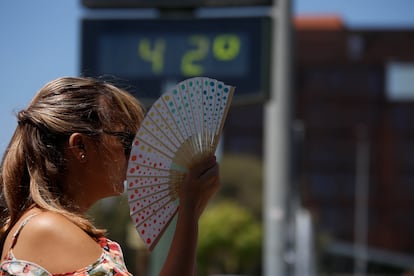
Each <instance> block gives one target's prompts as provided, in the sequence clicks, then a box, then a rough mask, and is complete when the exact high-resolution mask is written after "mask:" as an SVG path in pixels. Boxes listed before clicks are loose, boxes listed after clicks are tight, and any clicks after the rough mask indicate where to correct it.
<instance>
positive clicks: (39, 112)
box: [0, 77, 144, 240]
mask: <svg viewBox="0 0 414 276" xmlns="http://www.w3.org/2000/svg"><path fill="white" fill-rule="evenodd" d="M143 117H144V108H143V107H142V105H141V104H140V103H139V102H138V100H137V99H136V98H135V97H133V96H132V95H130V94H129V93H128V92H126V91H124V90H122V89H119V88H117V87H116V86H114V85H112V84H110V83H108V82H104V81H99V80H96V79H92V78H81V77H79V78H78V77H63V78H59V79H56V80H53V81H51V82H49V83H47V84H46V85H45V86H44V87H43V88H41V89H40V91H39V92H38V93H37V94H36V95H35V97H34V98H33V100H32V101H31V102H30V104H29V105H28V107H27V108H26V109H24V110H22V111H20V112H19V113H18V114H17V119H18V126H17V127H16V130H15V132H14V134H13V137H12V139H11V141H10V144H9V145H8V147H7V149H6V152H5V154H4V156H3V160H2V163H1V170H0V185H1V201H2V202H1V205H3V206H2V207H3V212H2V213H1V222H2V225H3V227H2V229H1V230H0V235H1V236H2V239H1V240H4V238H5V236H6V235H7V234H8V232H9V231H10V229H11V227H12V226H13V225H14V224H15V223H16V221H17V220H18V219H19V218H20V216H21V215H22V214H23V213H24V212H25V211H27V210H28V209H29V208H31V207H32V206H37V207H39V208H42V209H44V210H48V211H53V212H56V213H59V214H62V215H64V216H65V217H67V218H68V219H69V220H71V221H72V222H74V223H75V224H76V225H78V226H79V227H81V228H82V229H83V230H84V231H86V232H87V233H88V234H89V235H90V236H92V237H94V238H98V237H100V236H102V235H103V233H104V231H103V230H99V229H96V228H95V227H94V226H93V225H92V223H91V222H90V221H89V220H88V219H87V218H86V217H85V216H84V215H83V214H82V213H81V212H80V211H79V210H78V209H77V208H76V206H74V205H73V203H72V202H71V200H70V199H69V198H67V197H66V195H65V194H64V192H63V191H64V189H63V187H61V185H60V184H61V183H62V181H61V180H62V179H63V178H64V177H65V168H66V163H65V157H64V146H65V144H66V143H67V140H68V138H69V136H70V135H71V134H72V133H75V132H79V133H85V134H87V135H90V136H96V137H97V140H98V141H99V135H100V133H101V132H102V130H103V129H111V127H113V126H114V125H117V126H119V125H120V126H123V128H124V130H125V131H128V132H130V133H133V134H134V133H136V131H137V130H138V128H139V125H140V124H141V122H142V120H143Z"/></svg>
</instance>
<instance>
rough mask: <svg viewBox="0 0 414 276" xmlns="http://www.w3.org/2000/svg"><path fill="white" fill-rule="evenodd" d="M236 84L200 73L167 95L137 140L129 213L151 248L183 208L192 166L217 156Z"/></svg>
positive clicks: (131, 164) (132, 157)
mask: <svg viewBox="0 0 414 276" xmlns="http://www.w3.org/2000/svg"><path fill="white" fill-rule="evenodd" d="M233 93H234V87H232V86H230V85H226V84H224V83H223V82H220V81H217V80H214V79H211V78H206V77H197V78H191V79H187V80H185V81H182V82H180V83H179V84H177V85H176V86H174V87H172V88H171V89H169V90H168V91H167V92H166V93H165V94H163V95H162V96H161V97H160V98H159V99H158V100H156V101H155V103H154V104H153V105H152V107H151V108H150V109H149V111H148V113H147V114H146V116H145V118H144V120H143V122H142V124H141V127H140V129H139V130H138V132H137V134H136V136H135V139H134V141H133V145H132V150H131V155H130V159H129V164H128V171H127V191H126V192H127V195H128V202H129V208H130V215H131V218H132V220H133V223H134V224H135V227H136V229H137V231H138V233H139V235H140V236H141V238H142V239H143V241H144V243H145V244H146V246H147V248H148V249H149V250H152V249H153V248H154V247H155V245H156V244H157V242H158V240H159V239H160V238H161V236H162V234H163V233H164V231H165V229H166V228H167V226H168V224H169V223H170V222H171V220H172V219H173V217H174V215H175V214H176V213H177V210H178V207H179V200H178V194H177V193H178V192H177V191H178V189H179V185H180V183H181V182H182V181H183V179H184V175H185V173H186V172H187V171H188V168H190V166H191V165H192V164H194V163H195V162H197V161H199V160H201V159H203V158H204V157H206V156H209V155H211V154H214V153H215V151H216V148H217V144H218V141H219V138H220V135H221V131H222V129H223V125H224V122H225V119H226V116H227V112H228V110H229V107H230V103H231V100H232V96H233Z"/></svg>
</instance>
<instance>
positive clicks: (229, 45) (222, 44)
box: [213, 34, 240, 61]
mask: <svg viewBox="0 0 414 276" xmlns="http://www.w3.org/2000/svg"><path fill="white" fill-rule="evenodd" d="M239 52H240V38H239V37H238V36H237V35H233V34H222V35H218V36H216V37H215V39H214V42H213V54H214V57H215V58H216V59H218V60H222V61H229V60H232V59H234V58H235V57H236V56H237V55H238V54H239Z"/></svg>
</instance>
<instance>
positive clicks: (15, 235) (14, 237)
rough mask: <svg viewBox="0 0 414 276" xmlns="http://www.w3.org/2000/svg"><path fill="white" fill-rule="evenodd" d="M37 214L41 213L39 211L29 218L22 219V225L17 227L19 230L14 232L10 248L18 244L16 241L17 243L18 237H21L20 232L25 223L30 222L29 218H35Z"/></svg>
mask: <svg viewBox="0 0 414 276" xmlns="http://www.w3.org/2000/svg"><path fill="white" fill-rule="evenodd" d="M37 214H39V213H35V214H31V215H30V216H28V217H27V218H25V219H24V220H23V221H22V223H21V224H20V226H19V228H18V229H17V231H16V232H15V233H14V234H13V237H12V242H11V246H10V249H13V247H14V246H15V245H16V243H17V238H18V237H19V235H20V232H21V231H22V229H23V227H24V226H25V225H26V224H27V223H28V222H29V220H30V219H31V218H33V217H34V216H36V215H37Z"/></svg>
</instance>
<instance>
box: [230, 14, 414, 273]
mask: <svg viewBox="0 0 414 276" xmlns="http://www.w3.org/2000/svg"><path fill="white" fill-rule="evenodd" d="M294 26H295V33H294V43H293V44H294V45H295V49H294V51H293V52H294V78H293V91H295V94H294V104H293V119H294V120H295V121H296V122H301V125H302V126H303V129H304V135H303V138H302V140H301V141H300V142H299V143H297V140H296V143H295V144H294V145H293V150H292V152H293V153H294V154H295V156H296V157H295V158H294V162H295V163H294V167H293V174H294V177H293V178H294V179H295V180H297V181H298V183H297V185H298V187H299V188H298V189H299V191H300V198H301V203H302V206H303V207H304V208H306V209H308V210H310V211H311V213H312V215H313V219H314V225H315V233H316V237H315V238H316V240H317V246H318V249H319V250H320V251H319V253H320V256H321V258H322V260H320V262H321V263H320V264H319V267H321V266H326V265H328V266H330V269H331V270H333V271H342V272H352V271H353V270H354V265H355V262H356V257H357V255H356V254H357V253H356V251H355V245H356V244H357V245H358V244H359V245H362V248H363V249H364V251H363V253H364V255H363V256H360V257H361V258H362V261H363V262H365V264H363V265H364V266H365V268H364V269H367V270H370V269H371V270H372V267H375V266H378V267H391V268H392V267H395V268H398V269H402V270H404V269H405V268H404V267H409V266H411V263H413V261H414V236H413V235H412V234H411V233H413V232H414V219H413V218H414V200H413V199H414V50H413V46H414V29H405V30H404V29H398V30H396V29H387V28H383V29H380V28H375V29H370V28H364V29H349V28H347V26H346V25H345V24H344V22H343V21H342V20H341V18H340V17H337V16H335V15H332V16H330V15H329V16H320V17H298V18H295V20H294ZM226 130H227V131H225V134H224V135H225V138H226V139H225V140H224V141H225V148H226V150H227V151H230V152H231V151H235V152H245V153H249V154H254V155H258V156H261V154H262V151H263V150H264V149H263V148H262V130H263V105H262V104H260V103H259V104H250V105H245V106H235V107H232V109H231V110H230V113H229V117H228V122H227V123H226ZM294 185H295V183H293V186H294ZM294 190H296V188H294ZM321 240H323V241H324V242H321ZM326 258H328V259H329V260H328V261H327V263H329V264H326V263H325V264H324V260H323V259H326Z"/></svg>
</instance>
